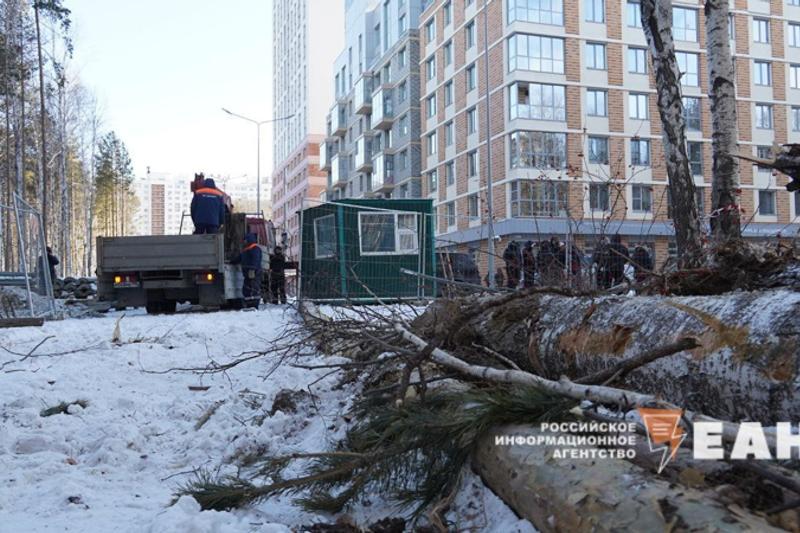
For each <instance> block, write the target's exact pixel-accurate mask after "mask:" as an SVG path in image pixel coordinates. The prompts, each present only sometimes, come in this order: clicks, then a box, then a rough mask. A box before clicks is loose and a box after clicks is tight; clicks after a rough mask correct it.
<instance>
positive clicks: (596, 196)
mask: <svg viewBox="0 0 800 533" xmlns="http://www.w3.org/2000/svg"><path fill="white" fill-rule="evenodd" d="M589 209H591V210H593V211H608V184H607V183H592V184H590V185H589Z"/></svg>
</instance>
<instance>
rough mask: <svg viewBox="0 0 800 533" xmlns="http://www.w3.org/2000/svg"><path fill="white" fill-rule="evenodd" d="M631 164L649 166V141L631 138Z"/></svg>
mask: <svg viewBox="0 0 800 533" xmlns="http://www.w3.org/2000/svg"><path fill="white" fill-rule="evenodd" d="M631 165H635V166H639V167H649V166H650V141H649V140H648V139H631Z"/></svg>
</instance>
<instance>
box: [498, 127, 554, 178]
mask: <svg viewBox="0 0 800 533" xmlns="http://www.w3.org/2000/svg"><path fill="white" fill-rule="evenodd" d="M510 156H511V161H510V164H511V168H536V169H556V170H560V169H563V168H566V166H567V135H566V134H564V133H554V132H545V131H515V132H514V133H512V134H511V135H510Z"/></svg>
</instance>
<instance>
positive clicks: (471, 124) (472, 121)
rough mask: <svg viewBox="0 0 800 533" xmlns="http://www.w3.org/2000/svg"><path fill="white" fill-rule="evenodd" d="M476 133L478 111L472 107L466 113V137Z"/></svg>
mask: <svg viewBox="0 0 800 533" xmlns="http://www.w3.org/2000/svg"><path fill="white" fill-rule="evenodd" d="M477 131H478V110H477V109H475V108H474V107H473V108H472V109H470V110H468V111H467V135H472V134H473V133H475V132H477Z"/></svg>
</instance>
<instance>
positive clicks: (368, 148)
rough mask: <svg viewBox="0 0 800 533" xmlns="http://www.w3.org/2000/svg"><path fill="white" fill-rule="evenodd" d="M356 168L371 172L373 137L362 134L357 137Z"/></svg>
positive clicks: (360, 170) (359, 170)
mask: <svg viewBox="0 0 800 533" xmlns="http://www.w3.org/2000/svg"><path fill="white" fill-rule="evenodd" d="M355 159H356V170H357V171H358V172H369V171H370V170H372V139H371V138H369V137H365V136H363V135H362V136H361V137H359V138H358V139H356V158H355Z"/></svg>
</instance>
